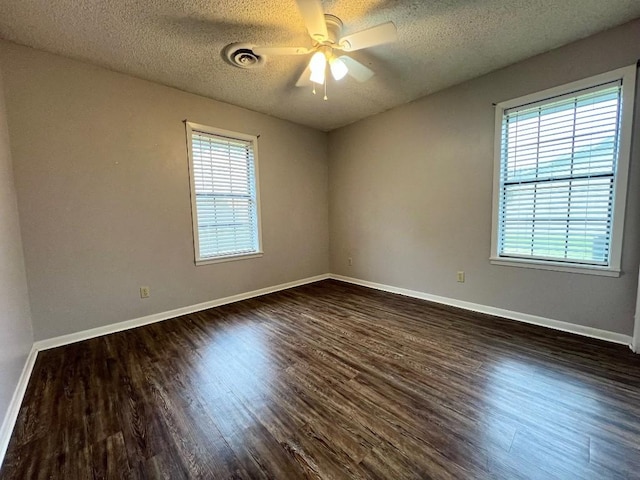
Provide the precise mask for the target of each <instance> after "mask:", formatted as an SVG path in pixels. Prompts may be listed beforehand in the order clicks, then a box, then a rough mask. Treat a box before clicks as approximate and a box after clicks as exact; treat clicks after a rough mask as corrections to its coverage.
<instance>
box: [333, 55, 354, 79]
mask: <svg viewBox="0 0 640 480" xmlns="http://www.w3.org/2000/svg"><path fill="white" fill-rule="evenodd" d="M329 66H330V67H331V75H333V78H334V79H335V80H336V81H337V80H342V79H343V78H344V77H345V76H346V75H347V73H349V68H348V67H347V64H346V63H344V62H343V61H342V60H340V59H339V58H332V59H331V60H330V61H329Z"/></svg>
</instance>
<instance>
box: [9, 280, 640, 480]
mask: <svg viewBox="0 0 640 480" xmlns="http://www.w3.org/2000/svg"><path fill="white" fill-rule="evenodd" d="M0 478H1V479H37V478H62V479H76V478H78V479H87V478H117V479H121V478H170V479H180V478H278V479H289V478H295V479H297V478H312V479H325V478H327V479H329V478H335V479H340V478H381V479H404V478H438V479H439V478H447V479H448V478H455V479H466V478H469V479H483V478H505V479H515V478H539V479H545V480H549V479H554V478H562V479H569V478H576V479H608V478H612V479H617V478H620V479H621V478H640V356H634V355H633V354H632V353H630V351H629V350H628V349H627V348H626V347H624V346H617V345H610V344H606V343H603V342H599V341H595V340H589V339H585V338H581V337H577V336H573V335H570V334H564V333H560V332H556V331H553V330H547V329H544V328H538V327H533V326H528V325H524V324H519V323H517V322H513V321H509V320H501V319H496V318H493V317H489V316H485V315H481V314H473V313H470V312H466V311H462V310H457V309H454V308H449V307H443V306H438V305H435V304H430V303H428V302H424V301H420V300H415V299H410V298H406V297H401V296H397V295H392V294H388V293H383V292H377V291H374V290H369V289H365V288H361V287H356V286H351V285H348V284H344V283H339V282H335V281H325V282H319V283H315V284H312V285H308V286H304V287H300V288H296V289H292V290H288V291H285V292H280V293H276V294H272V295H267V296H264V297H260V298H256V299H252V300H247V301H244V302H239V303H235V304H232V305H227V306H224V307H220V308H216V309H211V310H207V311H204V312H201V313H196V314H192V315H186V316H184V317H180V318H177V319H175V320H170V321H166V322H163V323H157V324H154V325H149V326H146V327H141V328H138V329H135V330H129V331H126V332H122V333H117V334H113V335H109V336H105V337H101V338H97V339H93V340H88V341H84V342H81V343H76V344H73V345H69V346H66V347H61V348H57V349H54V350H49V351H45V352H42V353H41V354H40V355H39V356H38V359H37V363H36V366H35V370H34V372H33V376H32V379H31V382H30V383H29V387H28V391H27V394H26V397H25V400H24V403H23V406H22V409H21V411H20V416H19V419H18V423H17V426H16V429H15V431H14V434H13V438H12V440H11V444H10V446H9V451H8V453H7V456H6V459H5V463H4V465H3V467H2V470H0Z"/></svg>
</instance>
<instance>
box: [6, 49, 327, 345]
mask: <svg viewBox="0 0 640 480" xmlns="http://www.w3.org/2000/svg"><path fill="white" fill-rule="evenodd" d="M0 64H1V67H2V68H3V70H4V72H5V84H6V85H5V87H6V101H7V112H8V118H9V131H10V136H11V143H12V151H13V158H14V163H15V181H16V188H17V192H18V204H19V211H20V221H21V228H22V236H23V243H24V253H25V262H26V268H27V276H28V280H29V292H30V297H31V311H32V315H33V327H34V332H35V337H36V339H44V338H50V337H54V336H57V335H62V334H67V333H71V332H76V331H80V330H84V329H88V328H93V327H99V326H103V325H107V324H110V323H114V322H120V321H123V320H129V319H133V318H138V317H141V316H145V315H149V314H153V313H157V312H164V311H167V310H171V309H175V308H179V307H182V306H188V305H193V304H196V303H200V302H205V301H209V300H214V299H216V298H220V297H225V296H229V295H233V294H237V293H242V292H247V291H251V290H254V289H259V288H263V287H268V286H273V285H277V284H280V283H284V282H289V281H294V280H298V279H302V278H306V277H309V276H313V275H318V274H323V273H327V272H328V259H329V254H328V248H329V239H328V192H327V184H328V179H327V175H328V171H327V170H328V167H327V152H326V148H327V141H326V134H324V133H321V132H318V131H315V130H313V129H310V128H306V127H301V126H298V125H295V124H292V123H288V122H285V121H282V120H278V119H275V118H272V117H269V116H266V115H262V114H258V113H254V112H251V111H248V110H244V109H241V108H238V107H235V106H231V105H228V104H223V103H220V102H216V101H213V100H208V99H205V98H203V97H199V96H196V95H192V94H188V93H184V92H181V91H178V90H175V89H171V88H168V87H164V86H161V85H158V84H154V83H150V82H147V81H143V80H139V79H136V78H132V77H129V76H125V75H122V74H118V73H114V72H110V71H107V70H104V69H101V68H98V67H93V66H90V65H87V64H84V63H80V62H76V61H73V60H69V59H66V58H63V57H59V56H56V55H52V54H47V53H43V52H40V51H37V50H33V49H29V48H26V47H21V46H17V45H14V44H11V43H7V42H0ZM211 81H212V82H214V81H215V79H211ZM184 119H188V120H190V121H193V122H196V123H201V124H205V125H210V126H214V127H220V128H224V129H227V130H233V131H238V132H245V133H250V134H259V135H260V140H259V146H258V149H259V167H260V193H261V205H262V236H263V247H264V252H265V254H264V256H263V257H262V258H257V259H250V260H242V261H235V262H227V263H219V264H215V265H206V266H200V267H195V266H194V258H193V245H192V230H191V210H190V208H191V206H190V197H189V179H188V164H187V155H186V144H185V130H184V125H183V123H182V121H183V120H184ZM142 285H148V286H150V288H151V297H150V298H148V299H145V300H142V299H140V297H139V292H138V288H139V287H140V286H142Z"/></svg>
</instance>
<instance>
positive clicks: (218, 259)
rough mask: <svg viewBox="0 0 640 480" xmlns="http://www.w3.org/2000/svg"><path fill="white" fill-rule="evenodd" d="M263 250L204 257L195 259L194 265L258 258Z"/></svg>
mask: <svg viewBox="0 0 640 480" xmlns="http://www.w3.org/2000/svg"><path fill="white" fill-rule="evenodd" d="M262 255H263V252H253V253H245V254H242V255H227V256H225V257H216V258H206V259H201V260H196V266H197V267H199V266H200V265H211V264H212V263H224V262H235V261H236V260H248V259H250V258H259V257H262Z"/></svg>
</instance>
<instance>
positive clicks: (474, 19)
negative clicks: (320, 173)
mask: <svg viewBox="0 0 640 480" xmlns="http://www.w3.org/2000/svg"><path fill="white" fill-rule="evenodd" d="M323 5H324V9H325V12H326V13H332V14H334V15H337V16H338V17H340V18H341V19H342V20H343V22H344V24H345V28H344V30H343V33H349V32H355V31H358V30H361V29H364V28H367V27H370V26H373V25H376V24H378V23H382V22H385V21H389V20H391V21H393V22H394V23H395V24H396V26H397V27H398V37H399V41H398V42H397V43H395V44H392V45H384V46H378V47H374V48H371V49H368V50H365V51H363V52H354V53H353V54H352V56H353V57H354V58H356V59H358V60H359V61H361V62H362V63H365V64H366V65H368V66H370V68H372V69H373V70H375V72H376V76H375V77H373V78H372V79H371V80H369V81H368V82H366V83H364V84H360V83H357V82H356V81H355V80H353V79H351V78H346V79H344V80H342V81H341V82H339V83H336V82H332V83H329V92H328V93H329V100H328V101H323V99H322V96H321V95H315V96H314V95H312V94H311V91H310V89H308V88H296V87H295V86H294V85H295V82H296V80H297V78H298V77H299V75H300V74H301V73H302V71H303V70H304V67H305V64H306V61H307V60H306V57H300V56H296V57H271V58H268V59H267V62H266V64H265V66H264V67H263V68H261V69H258V70H242V69H239V68H236V67H232V66H230V65H229V64H227V63H226V62H225V61H224V60H223V58H222V55H221V51H222V49H223V48H224V47H225V46H226V45H227V44H229V43H232V42H249V43H252V44H256V45H294V46H298V45H303V46H310V45H311V41H310V39H309V37H308V35H307V33H306V30H305V27H304V24H303V21H302V18H301V17H300V14H299V13H298V9H297V6H296V4H295V1H294V0H255V1H238V0H226V1H224V0H184V1H179V0H85V1H78V0H1V1H0V36H1V37H2V38H5V39H7V40H11V41H14V42H16V43H20V44H24V45H28V46H32V47H35V48H38V49H42V50H47V51H50V52H54V53H58V54H61V55H64V56H68V57H72V58H76V59H80V60H84V61H86V62H89V63H93V64H97V65H101V66H104V67H107V68H109V69H112V70H116V71H120V72H124V73H128V74H131V75H134V76H137V77H140V78H145V79H148V80H152V81H155V82H159V83H162V84H165V85H169V86H172V87H176V88H179V89H181V90H185V91H189V92H193V93H197V94H200V95H204V96H206V97H210V98H214V99H216V100H221V101H224V102H228V103H231V104H234V105H239V106H242V107H246V108H249V109H252V110H256V111H258V112H263V113H267V114H270V115H274V116H276V117H280V118H284V119H287V120H291V121H293V122H297V123H301V124H304V125H309V126H311V127H315V128H318V129H321V130H331V129H334V128H336V127H339V126H342V125H346V124H348V123H351V122H354V121H356V120H359V119H361V118H364V117H367V116H369V115H372V114H375V113H378V112H381V111H384V110H387V109H389V108H391V107H394V106H396V105H400V104H403V103H406V102H409V101H411V100H414V99H416V98H419V97H421V96H423V95H425V94H427V93H431V92H434V91H436V90H439V89H442V88H445V87H447V86H450V85H454V84H456V83H460V82H462V81H464V80H467V79H469V78H473V77H476V76H478V75H481V74H483V73H486V72H489V71H491V70H495V69H497V68H500V67H503V66H506V65H509V64H511V63H514V62H516V61H519V60H522V59H525V58H527V57H530V56H533V55H535V54H538V53H541V52H544V51H547V50H550V49H552V48H555V47H558V46H560V45H563V44H566V43H569V42H571V41H574V40H577V39H579V38H583V37H586V36H588V35H591V34H593V33H596V32H598V31H601V30H605V29H607V28H610V27H613V26H615V25H619V24H621V23H624V22H626V21H629V20H632V19H634V18H637V17H640V1H638V0H607V1H603V0H561V1H559V0H431V1H419V0H407V1H403V0H326V1H324V2H323Z"/></svg>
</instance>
